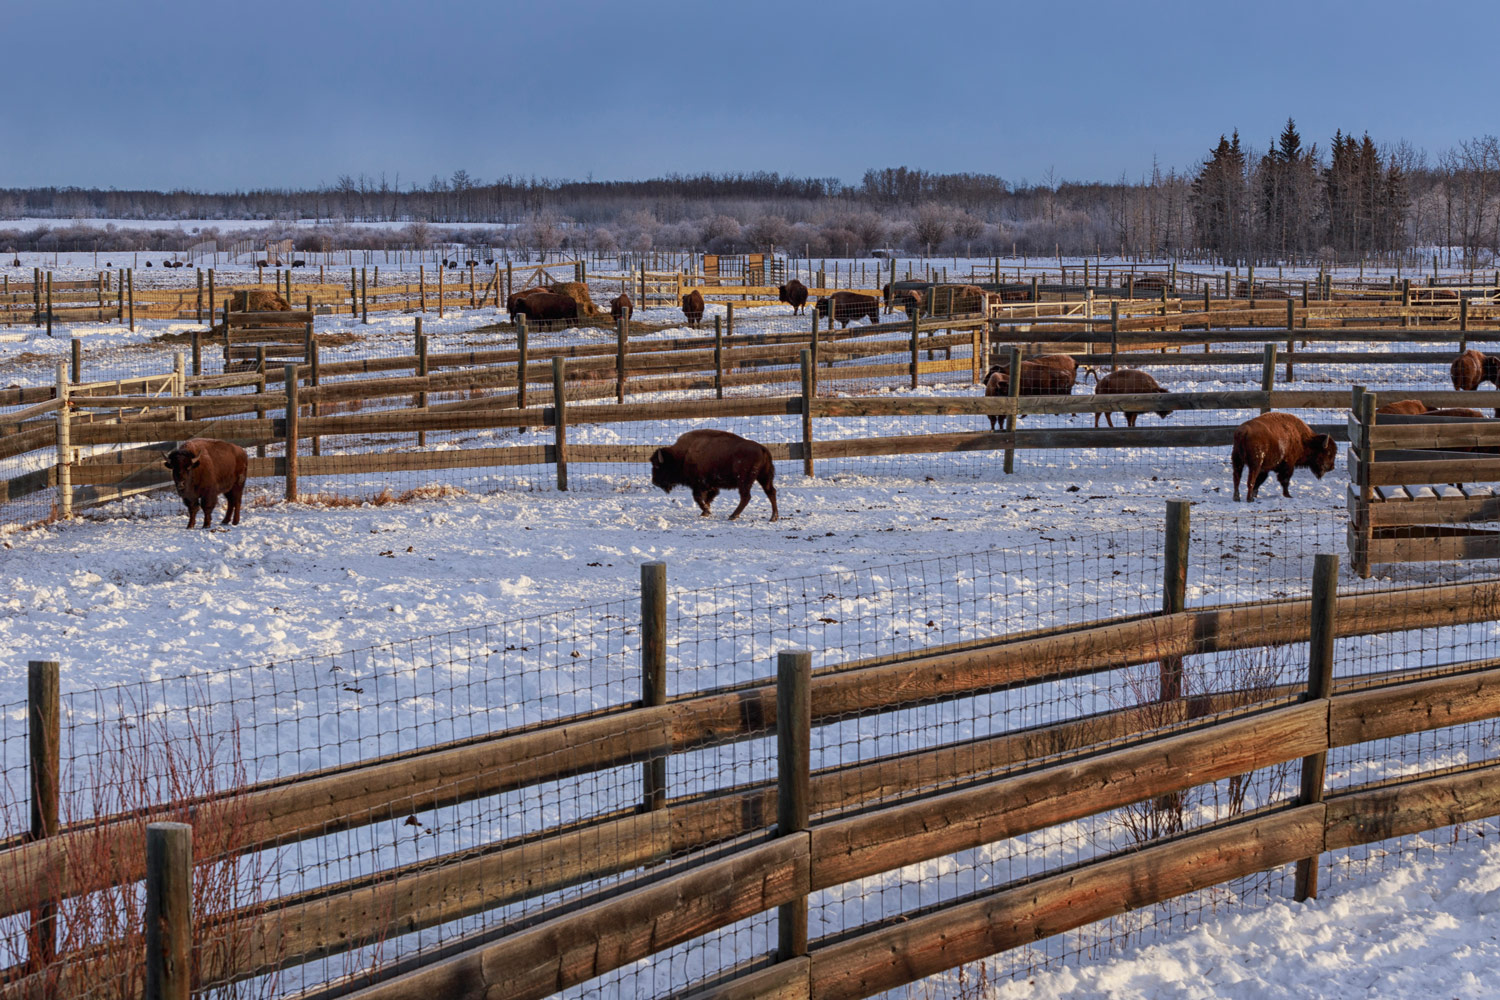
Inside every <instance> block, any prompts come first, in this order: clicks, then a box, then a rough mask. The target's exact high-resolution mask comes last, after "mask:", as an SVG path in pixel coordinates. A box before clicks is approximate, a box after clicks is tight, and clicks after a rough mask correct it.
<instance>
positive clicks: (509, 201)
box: [0, 120, 1500, 266]
mask: <svg viewBox="0 0 1500 1000" xmlns="http://www.w3.org/2000/svg"><path fill="white" fill-rule="evenodd" d="M7 218H9V219H20V218H35V219H45V220H84V219H90V218H94V219H128V220H153V221H160V222H161V225H160V226H159V227H156V228H153V229H150V230H142V229H112V228H101V227H98V226H90V225H87V224H83V223H74V222H71V221H70V222H69V223H68V224H66V225H62V226H58V225H56V224H49V225H46V226H33V227H30V228H26V229H21V228H14V227H12V228H6V227H5V225H4V222H3V220H4V219H7ZM189 219H193V220H207V221H208V222H209V223H210V225H209V226H208V227H205V228H204V229H203V230H202V231H194V230H191V229H189V230H184V229H183V228H182V227H179V226H177V225H175V224H174V220H189ZM231 219H232V220H247V219H248V220H259V221H261V222H262V223H263V226H262V227H261V228H260V229H259V230H257V231H251V232H244V231H242V230H241V229H240V228H239V227H236V232H235V235H237V236H253V237H255V238H261V237H265V238H280V237H291V238H293V239H295V240H296V241H297V242H298V245H299V249H304V250H317V249H324V248H333V247H337V248H339V249H344V248H352V249H358V248H367V249H381V248H396V247H424V246H430V245H432V244H433V243H436V242H439V241H446V242H469V243H480V242H483V243H489V244H491V245H495V246H504V247H508V248H512V249H522V248H525V249H531V250H549V251H551V250H593V251H602V252H611V251H615V250H635V251H644V250H651V249H671V250H684V249H692V250H706V251H709V252H719V253H733V252H742V251H748V250H765V249H768V248H775V249H779V250H782V251H786V252H789V253H796V254H806V255H810V256H814V257H817V256H838V255H855V254H864V253H868V252H869V251H870V250H873V249H876V248H887V247H888V248H894V249H899V250H903V251H905V252H908V253H933V254H971V255H985V256H988V255H994V254H1002V255H1009V254H1011V253H1012V252H1015V253H1018V254H1030V255H1033V256H1039V255H1051V254H1054V253H1058V252H1061V253H1064V254H1071V255H1080V254H1093V253H1098V252H1103V253H1122V254H1125V255H1128V256H1133V257H1140V258H1152V259H1160V258H1166V257H1177V258H1190V257H1198V258H1203V257H1209V258H1212V259H1214V260H1218V261H1223V262H1226V263H1230V262H1250V261H1254V262H1275V261H1285V262H1289V263H1297V262H1312V261H1314V260H1316V261H1320V262H1334V261H1339V260H1344V261H1348V260H1353V259H1356V258H1370V257H1376V256H1381V255H1386V256H1390V255H1396V254H1402V253H1407V252H1409V251H1411V250H1412V248H1414V247H1444V248H1449V249H1448V251H1447V252H1448V254H1449V256H1450V257H1452V256H1456V257H1457V258H1458V259H1459V260H1463V259H1467V260H1468V261H1470V262H1472V263H1474V264H1477V265H1481V266H1482V265H1484V264H1486V263H1487V262H1489V261H1492V260H1493V259H1494V258H1495V256H1496V255H1497V254H1500V141H1497V140H1496V139H1495V138H1494V137H1493V136H1485V137H1482V138H1477V139H1472V140H1468V141H1465V142H1463V143H1460V144H1459V145H1458V146H1457V147H1454V148H1453V149H1451V150H1447V151H1445V152H1443V153H1442V154H1440V155H1439V156H1437V157H1436V159H1435V160H1433V161H1431V162H1429V161H1428V159H1427V157H1426V155H1425V154H1423V153H1419V152H1417V151H1415V150H1413V149H1412V148H1411V147H1410V146H1408V145H1407V144H1405V143H1396V144H1394V145H1381V144H1379V143H1377V142H1376V140H1374V139H1372V138H1371V137H1370V136H1369V135H1367V134H1366V135H1363V136H1361V137H1360V138H1359V139H1356V138H1354V136H1353V135H1352V134H1346V133H1344V132H1342V131H1340V132H1338V133H1336V134H1335V135H1334V136H1333V137H1332V138H1331V140H1330V143H1329V148H1328V150H1327V152H1326V153H1325V152H1324V151H1323V150H1321V149H1320V148H1319V146H1318V145H1317V144H1316V143H1312V144H1309V143H1307V142H1305V141H1304V140H1303V138H1302V136H1301V135H1300V134H1299V133H1298V131H1297V128H1296V124H1295V123H1294V122H1293V121H1291V120H1288V122H1287V125H1286V128H1285V129H1283V130H1282V132H1281V134H1280V136H1278V137H1277V138H1275V139H1272V140H1271V141H1270V142H1268V143H1267V146H1266V148H1265V150H1264V151H1261V152H1257V151H1256V150H1253V149H1252V148H1251V147H1250V146H1249V145H1247V144H1245V143H1243V142H1242V141H1241V139H1240V136H1239V134H1238V133H1237V132H1235V133H1232V135H1231V136H1229V137H1223V136H1221V137H1220V140H1219V142H1218V144H1217V145H1216V146H1214V147H1212V148H1211V149H1210V150H1209V152H1208V155H1207V157H1206V158H1205V159H1204V161H1203V162H1202V163H1200V164H1198V165H1196V166H1195V167H1194V169H1193V170H1192V171H1191V172H1186V173H1184V172H1179V171H1177V170H1175V169H1168V170H1165V171H1164V170H1162V169H1161V168H1160V167H1158V166H1155V165H1153V167H1152V169H1151V170H1150V171H1149V173H1146V174H1143V175H1141V176H1140V177H1137V178H1134V179H1132V178H1130V177H1127V176H1124V175H1122V176H1121V177H1120V178H1119V179H1118V180H1116V181H1114V182H1112V183H1110V182H1073V181H1066V180H1063V181H1059V180H1054V179H1053V178H1052V177H1051V176H1050V175H1049V176H1048V177H1047V178H1045V179H1044V181H1043V182H1041V183H1036V182H1031V183H1028V182H1022V183H1013V182H1009V181H1007V180H1005V179H1004V178H1001V177H999V176H996V175H993V174H975V173H954V174H938V173H930V172H927V171H924V170H920V169H912V168H909V167H904V166H903V167H889V168H881V169H872V170H868V171H866V172H865V174H864V176H863V178H862V179H861V180H860V181H859V182H858V183H856V184H845V183H843V182H841V181H840V180H838V179H837V178H830V177H823V178H816V177H813V178H802V177H787V176H782V175H780V174H777V173H765V172H754V173H726V174H699V175H692V176H677V175H673V176H667V177H659V178H653V179H650V180H641V181H595V180H592V179H590V180H584V181H571V180H549V179H545V178H542V179H539V178H535V177H531V178H525V177H514V176H508V177H503V178H499V179H497V180H494V181H488V182H486V181H481V180H480V179H478V178H476V177H473V176H471V175H470V174H469V173H468V172H467V171H465V170H456V171H454V172H453V173H452V174H451V175H450V176H448V177H446V178H440V177H436V176H434V177H433V178H431V179H430V180H429V181H428V182H427V183H425V184H411V183H408V184H405V185H403V184H402V182H401V178H400V176H399V175H397V176H396V177H394V178H390V179H388V178H387V177H386V176H385V175H383V174H382V175H379V176H378V177H371V176H368V175H364V174H361V175H358V176H348V175H346V176H342V177H339V178H338V179H337V181H336V182H335V183H333V184H331V185H325V186H320V187H318V188H316V189H311V190H294V189H269V188H268V189H262V190H255V191H239V192H219V193H208V192H193V191H145V190H141V191H119V190H99V189H83V188H29V189H15V188H10V189H5V188H0V250H7V249H15V250H87V249H93V248H98V249H101V250H125V249H155V250H183V249H186V248H187V246H189V245H191V244H192V243H196V242H199V241H202V240H206V239H214V238H220V239H221V242H222V237H221V236H220V234H219V233H218V232H217V230H215V229H214V228H213V227H212V223H213V222H214V221H216V220H225V221H227V220H231ZM370 223H377V224H383V225H381V226H379V227H378V228H376V227H370V226H368V225H367V224H370Z"/></svg>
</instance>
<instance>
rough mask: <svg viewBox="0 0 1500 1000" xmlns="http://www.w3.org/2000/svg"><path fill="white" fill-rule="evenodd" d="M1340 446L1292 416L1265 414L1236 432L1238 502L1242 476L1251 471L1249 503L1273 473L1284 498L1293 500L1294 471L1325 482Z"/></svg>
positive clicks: (1233, 454)
mask: <svg viewBox="0 0 1500 1000" xmlns="http://www.w3.org/2000/svg"><path fill="white" fill-rule="evenodd" d="M1338 454H1339V446H1338V445H1337V444H1336V443H1335V442H1334V440H1333V438H1331V437H1329V436H1328V435H1327V434H1314V433H1313V430H1312V428H1311V427H1309V426H1307V424H1305V423H1303V422H1302V421H1301V420H1300V419H1298V418H1297V417H1295V416H1293V415H1292V414H1290V413H1262V414H1261V415H1260V416H1258V417H1253V418H1251V419H1250V420H1247V421H1245V422H1244V423H1242V424H1240V425H1239V426H1238V427H1236V428H1235V429H1234V448H1233V450H1232V451H1231V452H1230V462H1231V463H1232V464H1233V466H1234V498H1235V499H1236V500H1238V499H1239V498H1240V474H1241V473H1243V472H1245V471H1246V470H1247V469H1248V470H1249V477H1248V483H1249V489H1248V490H1246V492H1245V501H1246V502H1247V503H1252V502H1254V500H1255V495H1256V493H1258V492H1259V491H1260V485H1261V483H1264V482H1265V481H1266V477H1267V476H1269V475H1270V474H1271V473H1273V472H1274V473H1276V481H1277V482H1279V483H1280V484H1281V495H1282V496H1284V497H1290V496H1291V495H1292V494H1291V491H1290V490H1289V489H1288V487H1289V486H1290V485H1291V482H1292V470H1293V469H1295V468H1297V467H1299V466H1301V467H1303V468H1308V469H1311V470H1312V473H1313V475H1315V476H1317V477H1318V478H1319V479H1322V478H1323V477H1324V476H1325V475H1327V474H1328V473H1329V472H1330V471H1331V470H1332V469H1333V466H1334V464H1335V463H1336V462H1337V461H1338Z"/></svg>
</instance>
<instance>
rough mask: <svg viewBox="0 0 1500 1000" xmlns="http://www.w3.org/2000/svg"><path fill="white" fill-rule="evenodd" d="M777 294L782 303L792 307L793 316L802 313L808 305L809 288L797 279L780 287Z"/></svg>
mask: <svg viewBox="0 0 1500 1000" xmlns="http://www.w3.org/2000/svg"><path fill="white" fill-rule="evenodd" d="M776 293H777V296H778V297H779V299H780V300H781V301H782V302H785V303H786V304H787V305H789V306H791V307H792V315H793V316H796V315H798V314H799V313H801V312H802V309H803V307H804V306H806V305H807V286H806V285H804V284H803V283H802V282H800V281H798V280H797V279H796V278H793V279H792V280H791V281H788V282H787V283H786V284H784V285H778V286H777V287H776Z"/></svg>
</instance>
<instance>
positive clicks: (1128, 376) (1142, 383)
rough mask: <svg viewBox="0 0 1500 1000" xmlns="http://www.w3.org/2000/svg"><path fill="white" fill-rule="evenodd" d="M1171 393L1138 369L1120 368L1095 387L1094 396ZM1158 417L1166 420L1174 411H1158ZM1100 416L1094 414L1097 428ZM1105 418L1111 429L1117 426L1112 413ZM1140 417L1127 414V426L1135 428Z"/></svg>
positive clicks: (1107, 413) (1106, 414) (1102, 379)
mask: <svg viewBox="0 0 1500 1000" xmlns="http://www.w3.org/2000/svg"><path fill="white" fill-rule="evenodd" d="M1170 391H1171V390H1169V389H1163V388H1162V387H1161V384H1160V383H1159V382H1157V381H1156V379H1154V378H1152V377H1151V376H1150V375H1149V374H1148V373H1146V372H1143V371H1140V370H1139V369H1136V368H1120V369H1117V370H1115V371H1112V372H1110V373H1109V374H1108V375H1105V376H1104V377H1103V378H1101V379H1100V380H1099V384H1098V385H1097V386H1095V387H1094V395H1096V396H1109V395H1120V394H1124V393H1136V392H1170ZM1156 415H1157V416H1158V417H1160V418H1161V419H1163V420H1165V419H1167V418H1168V417H1170V416H1171V415H1172V411H1171V410H1157V411H1156ZM1099 416H1100V414H1098V413H1095V414H1094V426H1095V427H1098V426H1099ZM1103 416H1104V422H1105V423H1106V424H1108V425H1109V426H1110V427H1113V426H1114V425H1115V422H1114V420H1112V419H1111V417H1112V416H1113V414H1112V413H1110V412H1108V411H1106V412H1105V413H1104V414H1103ZM1139 416H1140V414H1139V413H1126V414H1125V426H1127V427H1134V426H1135V421H1136V418H1137V417H1139Z"/></svg>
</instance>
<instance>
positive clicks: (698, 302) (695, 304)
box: [682, 288, 703, 326]
mask: <svg viewBox="0 0 1500 1000" xmlns="http://www.w3.org/2000/svg"><path fill="white" fill-rule="evenodd" d="M682 314H683V315H684V316H686V317H687V321H688V326H697V325H698V324H699V323H701V322H703V293H702V292H700V291H698V289H696V288H695V289H693V290H692V291H691V292H688V293H687V294H686V295H684V296H683V297H682Z"/></svg>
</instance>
